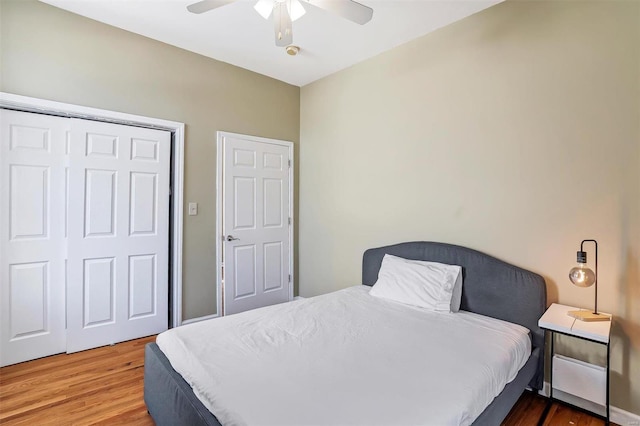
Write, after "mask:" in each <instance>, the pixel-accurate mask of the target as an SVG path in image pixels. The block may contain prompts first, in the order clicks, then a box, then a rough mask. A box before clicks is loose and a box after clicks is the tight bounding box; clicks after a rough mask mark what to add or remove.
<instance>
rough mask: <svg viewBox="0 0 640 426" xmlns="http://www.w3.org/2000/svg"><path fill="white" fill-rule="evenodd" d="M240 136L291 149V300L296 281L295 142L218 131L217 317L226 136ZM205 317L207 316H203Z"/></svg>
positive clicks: (220, 278)
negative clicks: (294, 236) (294, 254)
mask: <svg viewBox="0 0 640 426" xmlns="http://www.w3.org/2000/svg"><path fill="white" fill-rule="evenodd" d="M228 137H229V138H238V139H249V140H251V141H255V142H260V143H269V144H272V145H280V146H284V147H287V148H288V150H289V158H288V160H289V165H288V167H289V217H290V218H291V224H290V226H289V271H290V273H291V280H289V300H290V301H291V300H293V288H294V285H293V283H294V281H295V273H294V272H295V271H294V269H293V267H294V262H293V258H294V256H293V253H294V249H295V247H294V245H293V242H294V238H293V234H294V229H295V227H294V220H295V218H294V215H293V214H294V211H295V209H294V208H293V205H294V197H293V194H294V190H293V188H294V180H293V176H294V174H293V170H294V162H293V159H294V157H293V142H291V141H284V140H279V139H269V138H263V137H260V136H251V135H243V134H240V133H231V132H223V131H218V132H217V138H216V298H217V308H216V314H215V315H212V316H211V317H217V316H222V315H224V312H223V309H224V307H223V305H222V298H223V294H222V267H223V260H224V259H223V256H222V250H223V244H222V242H223V241H222V238H223V235H224V229H223V228H222V225H223V223H222V215H223V212H224V209H223V203H224V197H223V184H224V180H223V176H224V140H225V138H228ZM203 319H205V318H203Z"/></svg>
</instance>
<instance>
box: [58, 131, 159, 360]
mask: <svg viewBox="0 0 640 426" xmlns="http://www.w3.org/2000/svg"><path fill="white" fill-rule="evenodd" d="M170 137H171V136H170V133H169V132H166V131H160V130H152V129H143V128H137V127H130V126H123V125H118V124H110V123H100V122H95V121H88V120H75V119H74V120H72V125H71V144H70V145H71V151H70V162H71V164H72V167H71V170H70V179H69V193H70V194H73V195H72V197H71V198H70V202H69V222H70V224H71V226H70V228H69V236H68V242H69V282H68V291H67V352H76V351H80V350H84V349H88V348H92V347H96V346H101V345H105V344H112V343H117V342H121V341H124V340H129V339H134V338H137V337H141V336H148V335H151V334H155V333H159V332H162V331H164V330H166V329H167V326H168V291H169V289H168V263H169V260H168V253H169V238H168V235H169V173H170V170H169V167H170Z"/></svg>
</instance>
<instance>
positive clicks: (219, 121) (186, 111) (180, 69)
mask: <svg viewBox="0 0 640 426" xmlns="http://www.w3.org/2000/svg"><path fill="white" fill-rule="evenodd" d="M0 1H1V3H0V5H1V8H0V13H1V22H0V24H1V25H0V26H1V30H0V36H1V49H2V53H1V55H0V60H1V69H0V74H1V77H0V78H1V83H0V90H1V91H4V92H9V93H15V94H20V95H25V96H33V97H38V98H44V99H51V100H55V101H59V102H68V103H73V104H79V105H86V106H91V107H96V108H102V109H107V110H114V111H122V112H127V113H131V114H138V115H143V116H149V117H156V118H163V119H167V120H174V121H180V122H184V123H185V124H186V140H185V202H187V201H195V202H198V203H199V214H198V216H186V215H185V220H184V253H183V254H184V264H183V290H184V291H183V314H184V318H185V319H188V318H194V317H199V316H203V315H208V314H212V313H215V310H216V293H215V267H214V258H215V257H214V256H215V238H214V237H215V164H216V155H215V153H216V131H218V130H223V131H229V132H236V133H244V134H250V135H258V136H264V137H269V138H275V139H284V140H290V141H294V142H295V143H296V150H297V141H298V136H299V121H300V120H299V114H300V107H299V101H300V95H299V94H300V89H299V88H298V87H295V86H291V85H288V84H285V83H282V82H280V81H277V80H274V79H271V78H268V77H265V76H262V75H259V74H256V73H253V72H250V71H247V70H244V69H241V68H237V67H234V66H231V65H228V64H225V63H222V62H218V61H215V60H212V59H209V58H205V57H203V56H200V55H196V54H194V53H190V52H187V51H185V50H181V49H178V48H175V47H172V46H169V45H166V44H164V43H160V42H158V41H154V40H150V39H148V38H145V37H142V36H139V35H136V34H133V33H130V32H127V31H123V30H120V29H117V28H114V27H110V26H108V25H104V24H101V23H98V22H96V21H92V20H90V19H87V18H84V17H80V16H78V15H74V14H72V13H68V12H65V11H62V10H60V9H57V8H54V7H51V6H48V5H46V4H43V3H39V2H35V1H32V0H0ZM185 206H186V204H185ZM185 214H186V212H185Z"/></svg>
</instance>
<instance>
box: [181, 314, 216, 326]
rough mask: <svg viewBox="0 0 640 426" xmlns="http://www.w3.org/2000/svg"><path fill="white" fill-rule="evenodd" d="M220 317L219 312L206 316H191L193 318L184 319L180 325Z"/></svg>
mask: <svg viewBox="0 0 640 426" xmlns="http://www.w3.org/2000/svg"><path fill="white" fill-rule="evenodd" d="M218 317H219V315H218V314H213V315H206V316H204V317H197V318H191V319H188V320H184V321H182V324H180V325H187V324H191V323H194V322H200V321H204V320H208V319H212V318H218Z"/></svg>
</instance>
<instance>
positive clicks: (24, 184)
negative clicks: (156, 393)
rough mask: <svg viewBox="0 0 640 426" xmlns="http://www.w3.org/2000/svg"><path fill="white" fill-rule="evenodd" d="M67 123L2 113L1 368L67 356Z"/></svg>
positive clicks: (0, 156) (32, 115) (0, 157)
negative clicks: (63, 194) (52, 355)
mask: <svg viewBox="0 0 640 426" xmlns="http://www.w3.org/2000/svg"><path fill="white" fill-rule="evenodd" d="M67 125H68V119H64V118H59V117H50V116H45V115H38V114H28V113H23V112H16V111H9V110H0V170H1V173H2V174H1V176H0V310H1V312H2V313H1V314H0V321H1V323H2V324H1V326H0V366H4V365H8V364H15V363H17V362H22V361H26V360H29V359H34V358H39V357H43V356H47V355H51V354H55V353H59V352H64V351H65V344H66V340H65V282H64V281H65V249H64V247H65V235H64V233H65V218H64V211H65V210H64V197H63V196H61V193H60V190H61V189H63V188H64V182H65V167H64V165H65V140H66V135H67V132H66V130H67Z"/></svg>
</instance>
